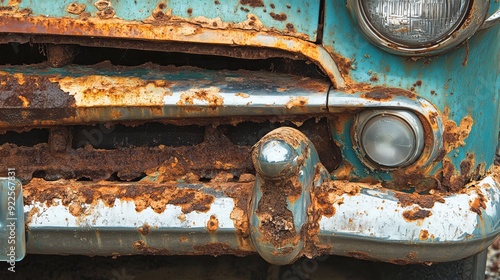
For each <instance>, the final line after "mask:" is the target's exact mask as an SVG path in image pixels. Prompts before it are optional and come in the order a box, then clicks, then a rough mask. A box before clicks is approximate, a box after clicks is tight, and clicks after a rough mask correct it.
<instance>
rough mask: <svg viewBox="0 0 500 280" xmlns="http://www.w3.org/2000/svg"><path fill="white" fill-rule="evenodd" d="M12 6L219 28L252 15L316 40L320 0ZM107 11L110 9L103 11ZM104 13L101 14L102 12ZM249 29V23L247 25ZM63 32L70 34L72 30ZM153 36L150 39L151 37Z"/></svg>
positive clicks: (53, 14)
mask: <svg viewBox="0 0 500 280" xmlns="http://www.w3.org/2000/svg"><path fill="white" fill-rule="evenodd" d="M15 2H16V5H12V7H15V8H17V9H19V10H23V9H29V11H30V15H31V16H35V17H36V16H43V17H50V18H60V17H67V18H74V19H78V18H81V17H82V15H86V16H87V17H96V18H102V19H104V20H107V19H123V20H125V21H136V22H145V23H144V24H148V23H147V22H148V20H151V19H161V20H162V21H168V20H170V19H171V18H182V19H186V20H188V21H193V22H207V21H210V22H216V23H217V24H216V25H213V26H212V28H222V27H223V25H224V23H226V24H238V23H241V22H245V21H247V20H248V19H250V18H253V19H254V21H255V22H257V23H255V25H254V26H253V28H258V25H263V26H265V27H266V28H267V29H274V30H277V31H283V32H293V33H296V34H302V35H301V36H305V37H307V38H308V40H311V41H315V40H316V36H317V28H318V22H319V14H320V12H319V9H320V1H319V0H314V1H308V0H293V1H288V0H273V1H270V0H252V1H250V0H239V1H238V0H225V1H213V0H198V1H194V2H193V1H189V0H180V1H168V0H167V1H151V0H146V1H135V0H109V1H108V0H99V1H92V0H86V1H83V0H82V1H70V0H64V1H47V0H31V1H26V0H25V1H15ZM106 11H110V12H109V13H106ZM103 12H104V13H103ZM0 18H1V16H0ZM248 27H249V28H250V29H251V28H252V26H248ZM65 35H71V32H69V33H68V34H65ZM151 39H153V38H151Z"/></svg>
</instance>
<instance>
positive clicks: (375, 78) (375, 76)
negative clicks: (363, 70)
mask: <svg viewBox="0 0 500 280" xmlns="http://www.w3.org/2000/svg"><path fill="white" fill-rule="evenodd" d="M370 81H372V82H378V75H377V74H376V73H375V74H373V75H372V76H371V77H370Z"/></svg>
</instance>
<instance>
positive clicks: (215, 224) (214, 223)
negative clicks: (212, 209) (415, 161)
mask: <svg viewBox="0 0 500 280" xmlns="http://www.w3.org/2000/svg"><path fill="white" fill-rule="evenodd" d="M218 228H219V220H218V219H217V217H216V216H215V215H211V216H210V220H208V222H207V229H208V231H209V232H214V231H216V230H217V229H218Z"/></svg>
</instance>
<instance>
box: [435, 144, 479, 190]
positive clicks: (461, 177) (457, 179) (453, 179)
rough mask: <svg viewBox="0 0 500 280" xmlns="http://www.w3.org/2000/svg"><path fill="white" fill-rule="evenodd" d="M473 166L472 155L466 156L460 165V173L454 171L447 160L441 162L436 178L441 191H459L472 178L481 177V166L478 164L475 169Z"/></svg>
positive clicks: (473, 158)
mask: <svg viewBox="0 0 500 280" xmlns="http://www.w3.org/2000/svg"><path fill="white" fill-rule="evenodd" d="M474 164H475V156H474V154H470V153H469V154H467V158H466V159H464V160H463V161H462V162H461V163H460V171H459V172H458V171H457V170H455V166H454V165H453V163H452V162H451V160H450V159H449V158H444V159H443V160H442V166H443V168H442V170H441V173H438V174H437V176H438V177H440V179H441V185H442V186H441V189H442V190H444V191H453V192H456V191H459V190H460V189H462V188H463V187H464V186H465V185H466V184H467V183H469V182H470V180H471V178H472V177H473V176H482V175H483V174H484V173H485V171H484V170H483V167H484V166H483V165H482V164H479V165H478V167H477V168H476V169H473V167H474Z"/></svg>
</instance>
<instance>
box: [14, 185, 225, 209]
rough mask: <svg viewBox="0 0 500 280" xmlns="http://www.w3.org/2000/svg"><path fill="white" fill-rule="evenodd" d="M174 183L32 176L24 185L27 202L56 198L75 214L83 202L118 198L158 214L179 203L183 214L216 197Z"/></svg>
mask: <svg viewBox="0 0 500 280" xmlns="http://www.w3.org/2000/svg"><path fill="white" fill-rule="evenodd" d="M174 184H175V183H172V184H160V185H158V184H138V183H135V184H116V183H115V184H113V183H109V182H101V183H90V184H89V183H79V182H74V181H65V180H59V181H57V182H55V183H53V184H48V183H47V182H46V181H44V180H42V179H33V180H32V181H31V182H30V183H29V184H27V185H25V189H24V190H23V196H24V199H25V203H26V205H29V204H31V203H32V202H34V201H37V202H41V203H45V204H46V205H47V206H51V205H52V204H53V202H54V200H55V199H60V200H61V203H62V204H63V205H65V206H68V207H70V211H71V213H72V214H74V215H75V216H80V215H81V214H82V210H84V209H83V208H82V207H81V205H82V204H84V203H85V204H90V205H93V204H96V203H97V202H98V201H99V200H103V201H104V202H105V203H109V204H108V205H112V203H114V201H115V199H120V200H125V201H134V203H135V205H136V210H137V211H139V212H140V211H142V210H144V209H146V208H148V207H151V208H152V209H153V210H154V211H155V212H156V213H162V212H163V211H164V210H165V207H166V205H167V204H172V205H176V206H180V207H181V210H182V212H183V213H185V214H187V213H190V212H192V211H199V212H206V211H208V210H210V205H211V204H212V202H213V201H214V199H215V198H214V197H213V196H212V195H209V194H205V193H204V192H202V191H197V190H194V189H186V188H177V187H175V185H174Z"/></svg>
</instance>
